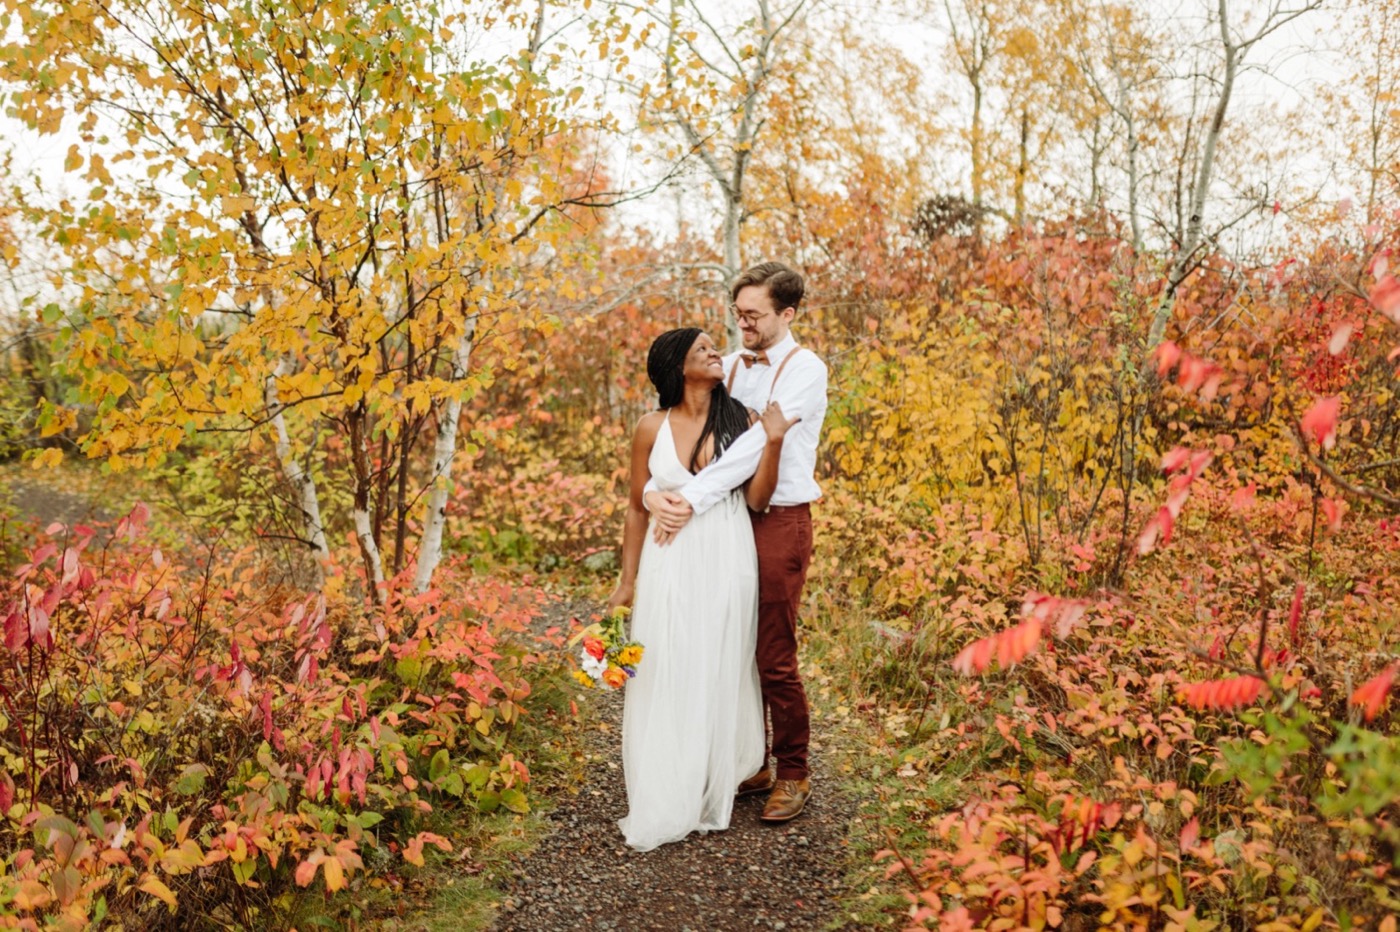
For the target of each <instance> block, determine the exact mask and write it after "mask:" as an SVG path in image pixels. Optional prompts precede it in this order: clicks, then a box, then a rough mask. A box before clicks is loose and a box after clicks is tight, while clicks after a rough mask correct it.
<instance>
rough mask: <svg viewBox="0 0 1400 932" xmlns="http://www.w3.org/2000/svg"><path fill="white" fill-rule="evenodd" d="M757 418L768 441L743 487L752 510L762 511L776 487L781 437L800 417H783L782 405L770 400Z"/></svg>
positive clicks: (781, 450) (781, 446)
mask: <svg viewBox="0 0 1400 932" xmlns="http://www.w3.org/2000/svg"><path fill="white" fill-rule="evenodd" d="M758 420H760V421H762V422H763V432H764V433H765V434H766V435H767V437H768V442H767V444H765V446H764V447H763V455H762V456H761V457H760V458H759V461H758V471H757V472H755V473H754V474H753V478H752V479H750V480H749V484H748V485H747V486H745V487H744V500H745V501H746V502H747V503H748V506H749V508H751V509H753V510H754V511H762V510H763V509H765V508H767V507H768V500H769V499H771V498H772V497H773V490H774V489H775V488H777V487H778V463H779V462H780V461H781V460H782V457H783V437H785V436H786V435H787V432H788V429H789V428H791V427H792V425H794V424H796V423H797V422H798V421H800V420H802V418H800V417H795V418H793V419H792V420H788V419H787V418H785V417H783V409H782V407H781V406H780V405H779V404H778V403H777V402H776V401H770V402H769V403H768V407H766V408H764V409H763V414H762V415H761V416H759V417H758Z"/></svg>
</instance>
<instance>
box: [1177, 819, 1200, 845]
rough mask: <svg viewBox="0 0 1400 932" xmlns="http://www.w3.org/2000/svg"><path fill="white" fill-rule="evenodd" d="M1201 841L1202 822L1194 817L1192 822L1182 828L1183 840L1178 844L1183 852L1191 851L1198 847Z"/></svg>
mask: <svg viewBox="0 0 1400 932" xmlns="http://www.w3.org/2000/svg"><path fill="white" fill-rule="evenodd" d="M1200 840H1201V823H1200V820H1199V819H1197V818H1195V817H1194V816H1192V818H1191V821H1190V822H1187V823H1186V824H1185V825H1183V826H1182V827H1181V838H1180V841H1179V842H1178V844H1179V845H1180V847H1181V850H1182V851H1183V852H1185V851H1190V850H1191V849H1192V848H1194V847H1196V844H1197V843H1198V842H1199V841H1200Z"/></svg>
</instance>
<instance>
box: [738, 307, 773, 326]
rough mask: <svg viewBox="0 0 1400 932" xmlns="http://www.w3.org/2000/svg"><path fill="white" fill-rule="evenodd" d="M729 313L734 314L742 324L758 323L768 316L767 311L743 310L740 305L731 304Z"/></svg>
mask: <svg viewBox="0 0 1400 932" xmlns="http://www.w3.org/2000/svg"><path fill="white" fill-rule="evenodd" d="M729 313H730V314H732V315H734V319H735V320H737V321H739V322H740V323H742V324H756V323H758V322H759V321H760V320H762V319H763V318H764V317H766V316H768V314H767V312H766V311H741V310H739V305H737V304H731V305H729Z"/></svg>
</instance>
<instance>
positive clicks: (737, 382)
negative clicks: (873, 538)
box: [680, 334, 826, 514]
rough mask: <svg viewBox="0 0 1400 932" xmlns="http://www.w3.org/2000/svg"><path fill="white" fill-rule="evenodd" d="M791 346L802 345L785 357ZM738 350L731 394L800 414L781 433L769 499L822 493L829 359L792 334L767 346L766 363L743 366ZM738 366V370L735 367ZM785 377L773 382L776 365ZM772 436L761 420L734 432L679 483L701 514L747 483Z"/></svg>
mask: <svg viewBox="0 0 1400 932" xmlns="http://www.w3.org/2000/svg"><path fill="white" fill-rule="evenodd" d="M793 350H798V351H797V352H796V353H795V354H793V356H792V358H791V359H788V363H787V365H786V366H783V360H784V359H786V358H787V356H788V354H789V353H791V352H792V351H793ZM740 355H741V354H740V353H730V354H729V355H728V356H726V357H724V381H725V384H726V385H728V384H729V376H730V373H731V372H732V373H734V383H733V384H734V387H733V390H732V394H733V396H734V397H735V398H737V399H738V400H739V401H740V402H742V403H743V404H744V405H746V406H748V407H749V408H752V409H753V410H755V411H758V412H762V411H763V409H764V407H766V406H767V404H768V401H769V399H770V398H771V399H772V400H773V401H776V402H777V403H778V404H779V405H781V406H782V409H783V415H784V416H786V417H788V418H794V417H801V418H802V420H801V421H799V422H798V423H796V424H794V425H793V427H792V429H791V430H789V431H788V432H787V436H786V437H784V438H783V456H782V459H781V460H779V462H778V485H777V487H776V488H775V489H774V490H773V498H772V500H771V501H770V502H769V504H771V505H801V504H803V503H805V502H814V501H816V500H817V499H818V498H821V494H822V490H821V487H820V486H819V485H817V479H816V471H817V442H818V441H819V440H820V439H821V430H822V421H823V420H825V419H826V363H824V362H822V361H821V358H820V357H818V356H817V354H816V353H814V352H812V351H811V350H806V349H799V348H798V346H797V341H796V340H794V339H793V338H792V334H788V335H787V336H786V337H784V338H783V340H782V341H781V342H779V343H777V344H775V345H774V346H772V347H769V349H768V364H767V365H763V364H762V363H757V362H755V363H754V364H753V365H751V366H745V365H744V363H743V360H741V359H740V358H739V357H740ZM735 366H738V367H739V368H738V371H737V372H735V371H734V367H735ZM780 367H781V368H782V370H783V371H782V377H781V378H779V379H778V382H777V385H774V384H773V379H774V377H775V376H776V375H777V374H778V369H779V368H780ZM767 442H768V438H767V435H766V434H765V433H764V430H763V425H762V424H759V423H755V424H754V425H753V426H752V427H750V428H749V429H748V430H747V431H746V432H745V433H743V434H741V435H740V436H739V437H737V438H735V440H734V442H733V443H731V444H730V445H729V447H728V449H726V450H725V451H724V455H722V456H721V457H720V458H719V459H717V460H715V461H713V462H712V463H710V464H709V465H708V466H706V467H705V468H704V469H702V470H700V472H699V473H698V474H696V476H695V478H694V479H691V480H690V481H689V482H687V483H686V484H685V486H684V487H682V488H681V489H680V494H681V495H682V496H683V497H684V498H685V500H686V501H688V502H690V505H691V507H692V508H693V509H695V513H696V514H700V513H702V512H704V511H705V510H707V509H708V508H710V507H711V506H712V505H715V504H716V503H718V502H719V501H721V500H722V499H723V498H724V497H725V496H726V495H728V494H729V492H730V490H731V489H734V488H737V487H738V486H740V485H743V484H744V482H746V481H747V480H748V478H749V477H750V476H752V475H753V474H754V471H755V470H757V469H758V461H759V460H760V459H761V458H762V456H763V448H764V446H766V445H767Z"/></svg>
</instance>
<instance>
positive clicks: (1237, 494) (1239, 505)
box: [1230, 482, 1258, 511]
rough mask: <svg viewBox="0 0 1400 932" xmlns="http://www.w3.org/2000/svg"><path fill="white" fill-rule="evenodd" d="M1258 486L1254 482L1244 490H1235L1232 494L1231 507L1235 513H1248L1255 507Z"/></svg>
mask: <svg viewBox="0 0 1400 932" xmlns="http://www.w3.org/2000/svg"><path fill="white" fill-rule="evenodd" d="M1257 489H1258V486H1256V485H1255V484H1254V483H1253V482H1251V483H1250V484H1249V485H1247V486H1244V487H1243V488H1239V489H1235V491H1234V492H1232V493H1231V494H1230V507H1231V508H1233V509H1234V510H1235V511H1248V510H1249V509H1250V508H1253V507H1254V493H1255V492H1256V491H1257Z"/></svg>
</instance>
